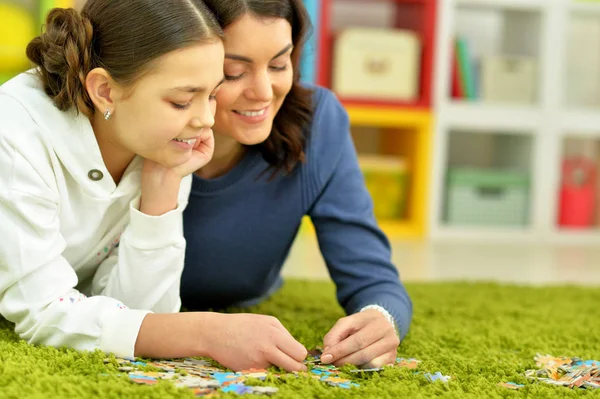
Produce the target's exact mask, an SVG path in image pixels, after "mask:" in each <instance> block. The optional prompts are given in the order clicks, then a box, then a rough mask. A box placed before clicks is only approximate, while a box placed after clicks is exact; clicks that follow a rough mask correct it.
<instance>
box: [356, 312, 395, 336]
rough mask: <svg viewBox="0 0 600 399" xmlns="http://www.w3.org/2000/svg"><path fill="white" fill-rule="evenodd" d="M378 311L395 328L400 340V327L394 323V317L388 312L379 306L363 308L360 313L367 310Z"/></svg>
mask: <svg viewBox="0 0 600 399" xmlns="http://www.w3.org/2000/svg"><path fill="white" fill-rule="evenodd" d="M370 309H373V310H376V311H378V312H379V313H381V314H382V315H383V316H384V317H385V319H386V320H387V321H388V322H389V323H390V324H391V325H392V326H393V327H394V331H396V336H397V337H398V338H400V332H399V331H398V326H397V325H396V322H395V321H394V318H393V317H392V315H391V314H390V312H388V311H387V310H385V308H383V307H381V306H379V305H367V306H365V307H364V308H362V309H361V310H360V311H361V312H364V311H365V310H370Z"/></svg>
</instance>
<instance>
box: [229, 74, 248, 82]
mask: <svg viewBox="0 0 600 399" xmlns="http://www.w3.org/2000/svg"><path fill="white" fill-rule="evenodd" d="M242 76H244V74H243V73H240V74H239V75H225V80H229V81H234V80H240V79H241V78H242Z"/></svg>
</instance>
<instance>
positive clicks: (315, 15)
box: [300, 0, 321, 84]
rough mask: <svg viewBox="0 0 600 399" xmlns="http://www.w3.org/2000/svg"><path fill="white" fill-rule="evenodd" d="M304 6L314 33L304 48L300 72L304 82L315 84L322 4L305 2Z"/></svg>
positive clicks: (316, 1) (313, 0)
mask: <svg viewBox="0 0 600 399" xmlns="http://www.w3.org/2000/svg"><path fill="white" fill-rule="evenodd" d="M304 5H305V7H306V9H307V10H308V14H309V16H310V20H311V23H312V25H313V31H312V34H311V35H310V37H309V39H308V40H307V42H306V46H305V47H304V54H303V56H302V60H301V62H300V71H301V74H302V81H303V82H307V83H313V84H314V83H316V81H317V62H318V60H317V54H318V48H317V46H318V44H317V38H318V37H319V15H320V14H319V8H320V6H321V4H320V1H319V0H304Z"/></svg>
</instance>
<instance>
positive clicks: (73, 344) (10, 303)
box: [0, 131, 184, 357]
mask: <svg viewBox="0 0 600 399" xmlns="http://www.w3.org/2000/svg"><path fill="white" fill-rule="evenodd" d="M51 187H52V185H51V184H50V183H49V182H47V181H46V180H45V179H44V178H42V176H41V175H40V174H39V173H38V170H37V169H36V167H34V166H33V164H32V163H31V162H30V161H29V160H28V159H26V158H25V157H24V156H23V155H22V154H20V153H19V151H17V150H16V149H15V148H14V147H13V146H11V144H9V143H8V142H7V141H6V140H5V139H4V138H3V135H2V132H1V131H0V237H3V239H2V240H0V314H2V315H3V316H4V317H5V318H6V319H8V320H9V321H11V322H13V323H15V331H16V333H17V334H18V335H19V336H20V337H21V338H22V339H24V340H26V341H27V342H29V343H31V344H36V345H47V346H54V347H62V346H65V347H70V348H73V349H76V350H95V349H100V350H102V351H104V352H105V353H114V354H115V355H117V356H124V357H131V356H133V354H134V347H135V342H136V340H137V335H138V332H139V329H140V326H141V324H142V321H143V319H144V317H145V316H146V315H147V314H148V313H149V312H150V311H151V310H157V311H172V312H174V311H177V310H178V308H179V303H180V302H179V297H178V289H179V288H178V284H175V283H174V282H175V280H178V276H179V274H180V272H181V268H182V267H183V253H184V241H183V238H182V235H181V234H180V233H179V230H180V228H181V222H180V213H181V208H182V207H183V204H180V208H178V209H177V210H176V211H173V212H172V213H170V214H167V215H164V216H161V217H158V218H156V219H154V218H148V217H145V216H143V215H140V214H138V213H137V211H136V210H135V209H132V210H131V213H132V221H131V224H130V226H129V227H128V229H127V232H126V233H125V238H124V242H123V247H122V248H121V249H120V251H119V252H120V255H122V256H119V257H118V258H112V259H109V260H108V261H107V262H106V264H104V265H102V269H103V272H104V274H100V275H99V277H97V279H96V280H95V281H94V286H95V288H96V289H97V290H98V292H97V293H98V294H100V295H98V296H91V297H89V298H88V297H86V296H85V295H83V294H82V293H80V292H78V291H77V290H76V289H75V287H76V286H77V284H78V278H77V275H76V273H75V270H74V269H73V266H72V265H70V264H69V263H68V261H67V260H66V259H65V258H64V257H63V255H62V254H63V252H64V250H65V248H66V247H67V243H66V241H65V239H64V237H63V236H62V235H61V231H60V221H59V217H58V215H59V210H60V198H58V193H57V192H56V191H55V189H53V188H51ZM82 217H83V215H82ZM169 232H171V233H172V234H173V236H169V237H168V238H167V237H166V236H167V235H169ZM174 232H175V233H174ZM161 239H165V240H164V241H161ZM109 264H110V265H109ZM169 266H171V269H169ZM109 295H110V296H109ZM124 303H125V304H127V305H129V306H131V307H133V308H137V310H136V309H132V308H129V307H128V306H125V305H124Z"/></svg>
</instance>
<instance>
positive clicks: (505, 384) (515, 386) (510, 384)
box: [498, 382, 525, 390]
mask: <svg viewBox="0 0 600 399" xmlns="http://www.w3.org/2000/svg"><path fill="white" fill-rule="evenodd" d="M498 385H499V386H501V387H504V388H508V389H514V390H517V389H521V388H523V387H524V386H525V385H523V384H517V383H516V382H500V383H498Z"/></svg>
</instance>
